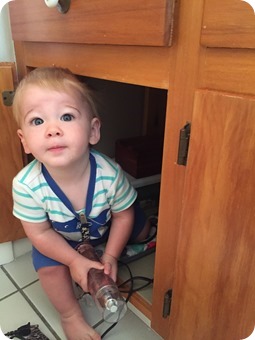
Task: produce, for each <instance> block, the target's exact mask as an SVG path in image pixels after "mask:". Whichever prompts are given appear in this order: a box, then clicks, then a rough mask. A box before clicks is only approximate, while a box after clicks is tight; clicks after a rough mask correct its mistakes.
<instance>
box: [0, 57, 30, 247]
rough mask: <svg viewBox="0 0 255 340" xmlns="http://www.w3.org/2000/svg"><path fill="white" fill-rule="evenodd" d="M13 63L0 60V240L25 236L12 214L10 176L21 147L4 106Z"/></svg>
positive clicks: (18, 166)
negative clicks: (0, 61)
mask: <svg viewBox="0 0 255 340" xmlns="http://www.w3.org/2000/svg"><path fill="white" fill-rule="evenodd" d="M12 70H13V68H12V65H10V64H7V63H6V64H4V63H0V92H1V94H2V95H1V98H0V116H1V124H0V136H1V138H0V157H1V162H0V176H1V181H0V207H1V212H0V243H2V242H7V241H13V240H16V239H19V238H21V237H24V236H25V235H24V232H23V228H22V226H21V224H20V221H19V220H17V218H14V216H13V215H12V207H13V201H12V179H13V177H14V176H15V175H16V174H17V173H18V171H19V170H20V169H21V168H22V165H23V161H22V151H21V145H20V142H19V138H18V136H17V133H16V131H17V126H16V124H15V122H14V119H13V117H12V108H11V106H5V104H4V98H7V94H5V93H4V91H12V90H13V73H12Z"/></svg>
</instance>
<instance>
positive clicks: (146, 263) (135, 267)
mask: <svg viewBox="0 0 255 340" xmlns="http://www.w3.org/2000/svg"><path fill="white" fill-rule="evenodd" d="M154 263H155V253H152V254H150V255H147V256H144V257H142V258H141V259H139V260H137V261H134V262H130V263H129V264H128V266H129V268H130V270H131V273H132V275H133V276H143V277H146V278H150V279H153V277H154ZM118 276H119V277H120V278H121V280H122V281H126V280H128V279H129V278H130V275H129V272H128V270H127V268H126V267H125V266H124V265H123V266H120V267H119V270H118ZM144 283H145V281H142V280H135V281H134V288H138V287H140V286H142V285H143V284H144ZM139 294H140V295H141V296H142V297H143V298H144V299H146V300H147V301H148V302H149V303H151V302H152V285H150V286H148V287H146V288H144V289H142V290H140V291H139Z"/></svg>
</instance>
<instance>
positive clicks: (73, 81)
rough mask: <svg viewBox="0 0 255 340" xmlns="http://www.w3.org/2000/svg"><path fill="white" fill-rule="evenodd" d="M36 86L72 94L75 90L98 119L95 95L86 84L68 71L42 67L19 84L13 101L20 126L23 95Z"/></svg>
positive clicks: (16, 118)
mask: <svg viewBox="0 0 255 340" xmlns="http://www.w3.org/2000/svg"><path fill="white" fill-rule="evenodd" d="M31 85H35V86H39V87H42V88H45V89H52V90H54V91H59V92H66V93H68V92H70V90H74V91H75V92H76V93H78V94H79V95H80V98H81V100H82V101H83V102H84V103H85V104H87V106H88V109H89V113H90V114H91V118H94V117H98V118H99V116H98V112H97V109H96V105H95V101H94V98H93V93H92V92H91V90H90V89H89V88H88V87H87V85H86V84H84V83H82V82H80V81H79V79H78V78H77V77H76V76H75V75H74V74H73V73H72V72H71V71H69V70H68V69H64V68H61V67H41V68H36V69H34V70H33V71H31V72H30V73H28V74H27V75H26V77H25V78H23V79H22V80H21V82H20V83H19V85H18V87H17V89H16V91H15V96H14V100H13V106H12V109H13V115H14V118H15V120H16V122H17V123H18V124H20V117H21V103H22V94H23V93H24V91H25V90H26V88H27V87H28V86H31Z"/></svg>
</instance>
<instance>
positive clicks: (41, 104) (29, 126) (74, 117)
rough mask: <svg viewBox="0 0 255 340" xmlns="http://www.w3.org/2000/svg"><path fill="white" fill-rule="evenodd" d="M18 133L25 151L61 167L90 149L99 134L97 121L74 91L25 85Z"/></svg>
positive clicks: (46, 162) (79, 157) (45, 162)
mask: <svg viewBox="0 0 255 340" xmlns="http://www.w3.org/2000/svg"><path fill="white" fill-rule="evenodd" d="M20 107H21V120H20V126H21V128H20V129H19V130H18V135H19V137H20V139H21V142H22V144H23V146H24V150H25V152H26V153H32V154H33V156H34V157H35V158H36V159H38V160H39V161H41V162H42V163H44V164H45V165H48V167H50V166H52V167H63V166H68V165H71V164H72V162H75V161H78V160H79V159H81V158H83V157H84V155H85V154H87V153H88V152H89V144H92V145H93V144H96V143H97V142H98V140H99V137H100V123H99V121H98V119H97V118H93V119H91V116H90V114H89V111H88V108H87V105H86V104H84V103H83V102H82V101H81V99H80V97H79V95H78V94H77V93H75V92H74V91H70V92H68V93H66V92H58V91H53V90H50V89H45V88H40V87H38V86H33V87H32V86H30V87H28V88H27V89H26V90H25V91H24V93H23V96H22V103H21V106H20Z"/></svg>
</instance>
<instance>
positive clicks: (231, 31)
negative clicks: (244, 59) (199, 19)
mask: <svg viewBox="0 0 255 340" xmlns="http://www.w3.org/2000/svg"><path fill="white" fill-rule="evenodd" d="M253 3H254V1H253ZM201 42H202V44H203V45H204V46H209V47H233V48H255V15H254V11H253V8H252V7H251V5H249V4H248V3H247V2H245V1H241V0H205V8H204V18H203V26H202V36H201Z"/></svg>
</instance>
